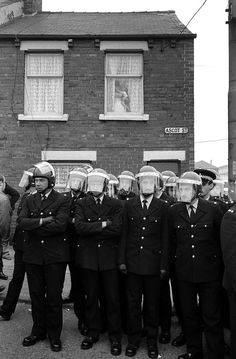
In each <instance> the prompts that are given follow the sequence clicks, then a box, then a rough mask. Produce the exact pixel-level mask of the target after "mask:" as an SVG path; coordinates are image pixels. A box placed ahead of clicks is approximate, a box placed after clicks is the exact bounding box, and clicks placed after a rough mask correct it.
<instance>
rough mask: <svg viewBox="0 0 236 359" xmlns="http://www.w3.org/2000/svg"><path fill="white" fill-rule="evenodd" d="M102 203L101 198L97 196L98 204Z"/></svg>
mask: <svg viewBox="0 0 236 359" xmlns="http://www.w3.org/2000/svg"><path fill="white" fill-rule="evenodd" d="M100 204H101V199H100V198H97V205H98V206H100Z"/></svg>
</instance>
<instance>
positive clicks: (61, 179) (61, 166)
mask: <svg viewBox="0 0 236 359" xmlns="http://www.w3.org/2000/svg"><path fill="white" fill-rule="evenodd" d="M50 163H51V164H52V166H53V168H54V170H55V176H56V184H55V189H56V190H57V191H59V192H65V191H67V190H68V188H66V184H67V180H68V176H69V172H70V171H71V170H72V169H73V168H76V167H84V168H85V169H87V168H88V167H90V164H89V163H80V162H77V163H65V162H61V163H53V162H50Z"/></svg>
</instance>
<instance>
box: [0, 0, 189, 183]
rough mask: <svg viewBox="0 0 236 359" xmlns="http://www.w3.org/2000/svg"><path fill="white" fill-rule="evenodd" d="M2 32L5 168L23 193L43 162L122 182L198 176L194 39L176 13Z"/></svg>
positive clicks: (45, 21)
mask: <svg viewBox="0 0 236 359" xmlns="http://www.w3.org/2000/svg"><path fill="white" fill-rule="evenodd" d="M24 3H25V7H24V12H25V13H26V12H27V15H22V16H18V17H16V18H15V17H14V16H13V18H12V19H10V21H9V22H7V23H5V24H2V25H1V26H0V118H1V121H0V148H1V152H0V164H1V171H2V172H3V173H4V174H5V175H6V177H7V179H9V183H11V184H12V185H17V184H18V182H19V178H20V177H21V174H22V171H23V169H27V168H29V167H30V166H32V164H34V163H36V162H38V161H40V160H42V159H45V160H48V161H50V162H51V163H52V164H53V165H54V166H55V168H56V170H57V174H58V184H59V185H63V183H64V181H65V178H66V175H67V172H68V170H69V168H71V167H74V166H76V165H77V164H78V163H81V162H88V163H91V164H92V165H93V166H97V167H102V168H104V169H106V170H107V171H108V172H109V173H113V174H115V175H118V174H119V173H120V171H122V170H131V171H134V172H137V171H138V169H139V168H140V166H141V165H143V164H146V163H152V164H153V165H154V166H156V168H158V169H159V170H161V171H162V170H164V169H174V171H175V172H177V173H179V172H182V171H185V170H188V169H189V168H194V91H193V90H194V88H193V87H194V86H193V85H194V53H193V52H194V50H193V49H194V46H193V43H194V38H195V35H194V34H192V33H191V32H190V31H189V30H188V29H186V28H185V27H184V25H183V24H182V23H181V22H180V21H179V19H178V18H177V17H176V14H175V12H174V11H161V12H158V11H157V12H136V13H135V12H132V13H72V12H71V13H50V12H41V11H40V10H41V9H42V1H37V0H35V1H33V0H27V1H25V2H24Z"/></svg>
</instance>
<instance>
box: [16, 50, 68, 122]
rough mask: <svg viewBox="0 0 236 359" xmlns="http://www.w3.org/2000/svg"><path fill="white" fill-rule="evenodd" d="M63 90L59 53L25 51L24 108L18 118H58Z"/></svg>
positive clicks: (62, 62)
mask: <svg viewBox="0 0 236 359" xmlns="http://www.w3.org/2000/svg"><path fill="white" fill-rule="evenodd" d="M63 92H64V55H63V53H26V55H25V93H24V98H25V107H24V115H19V120H22V119H23V120H27V119H28V120H54V121H55V120H62V121H66V120H67V119H68V115H63V97H64V96H63Z"/></svg>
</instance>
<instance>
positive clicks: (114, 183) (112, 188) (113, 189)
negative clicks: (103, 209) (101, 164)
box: [107, 173, 119, 198]
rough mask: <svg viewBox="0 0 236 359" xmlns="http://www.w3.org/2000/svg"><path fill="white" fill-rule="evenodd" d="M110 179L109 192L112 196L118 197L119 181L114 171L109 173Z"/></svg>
mask: <svg viewBox="0 0 236 359" xmlns="http://www.w3.org/2000/svg"><path fill="white" fill-rule="evenodd" d="M108 176H109V181H108V189H107V194H108V196H109V197H111V198H117V197H118V184H119V181H118V179H117V178H116V176H114V175H113V174H112V173H109V174H108Z"/></svg>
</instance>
